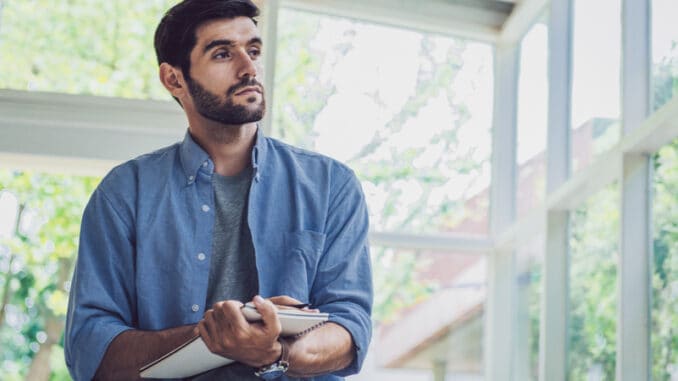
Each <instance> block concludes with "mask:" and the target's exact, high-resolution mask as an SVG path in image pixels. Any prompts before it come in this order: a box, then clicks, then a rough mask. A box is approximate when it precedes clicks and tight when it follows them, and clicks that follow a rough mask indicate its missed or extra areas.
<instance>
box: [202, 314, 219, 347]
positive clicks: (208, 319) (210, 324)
mask: <svg viewBox="0 0 678 381" xmlns="http://www.w3.org/2000/svg"><path fill="white" fill-rule="evenodd" d="M198 328H202V329H201V330H200V336H201V337H202V338H203V340H209V341H210V342H215V340H216V339H217V337H218V330H217V325H216V324H215V321H214V310H207V311H206V312H205V316H203V318H202V320H201V321H200V322H199V323H198Z"/></svg>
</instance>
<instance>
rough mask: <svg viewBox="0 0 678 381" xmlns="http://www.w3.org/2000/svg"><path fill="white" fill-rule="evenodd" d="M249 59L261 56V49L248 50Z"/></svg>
mask: <svg viewBox="0 0 678 381" xmlns="http://www.w3.org/2000/svg"><path fill="white" fill-rule="evenodd" d="M249 54H250V57H252V58H256V57H259V56H260V55H261V49H259V48H252V49H250V50H249Z"/></svg>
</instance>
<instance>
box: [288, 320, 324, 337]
mask: <svg viewBox="0 0 678 381" xmlns="http://www.w3.org/2000/svg"><path fill="white" fill-rule="evenodd" d="M325 323H327V322H326V321H321V322H320V323H318V324H315V325H312V326H310V327H308V328H306V329H305V330H303V331H301V332H299V333H297V334H294V335H292V336H291V337H292V338H293V339H298V338H300V337H301V336H304V335H305V334H307V333H309V332H311V331H313V330H314V329H316V328H318V327H320V326H321V325H324V324H325Z"/></svg>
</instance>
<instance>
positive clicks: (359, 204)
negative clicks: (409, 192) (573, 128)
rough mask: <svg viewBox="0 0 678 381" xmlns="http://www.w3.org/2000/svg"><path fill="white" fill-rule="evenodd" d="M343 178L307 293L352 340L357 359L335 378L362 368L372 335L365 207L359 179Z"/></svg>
mask: <svg viewBox="0 0 678 381" xmlns="http://www.w3.org/2000/svg"><path fill="white" fill-rule="evenodd" d="M347 177H348V178H347V179H346V180H345V181H344V183H343V184H340V185H339V186H338V187H334V189H335V191H333V192H332V195H331V203H330V208H329V214H328V220H327V229H326V234H327V240H326V246H325V251H324V254H323V256H322V259H321V260H320V263H319V266H318V267H319V270H318V274H317V276H316V279H315V282H314V284H313V287H312V292H311V297H312V299H313V303H314V304H315V303H319V305H318V307H319V308H320V309H321V311H323V312H328V313H329V315H330V318H329V320H330V321H331V322H334V323H337V324H339V325H341V326H343V327H344V328H345V329H346V330H347V331H348V332H349V333H350V334H351V336H352V338H353V343H354V345H355V358H354V360H353V362H352V363H351V364H350V365H349V366H348V367H347V368H345V369H342V370H340V371H338V372H335V373H334V374H335V375H337V376H348V375H351V374H356V373H358V372H359V371H360V369H361V367H362V364H363V361H364V360H365V356H366V354H367V348H368V346H369V343H370V339H371V336H372V321H371V318H370V316H371V313H372V299H373V290H372V272H371V265H370V256H369V243H368V230H369V221H368V213H367V206H366V204H365V199H364V196H363V193H362V190H361V188H360V183H359V182H358V179H357V178H356V177H355V175H354V174H353V172H350V171H349V172H348V176H347Z"/></svg>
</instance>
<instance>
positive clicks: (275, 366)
mask: <svg viewBox="0 0 678 381" xmlns="http://www.w3.org/2000/svg"><path fill="white" fill-rule="evenodd" d="M277 343H278V346H279V348H280V351H279V353H280V355H279V356H278V357H277V359H276V360H275V361H273V362H272V363H269V365H265V366H263V367H261V368H259V370H257V371H256V372H254V374H255V375H256V376H257V377H259V378H262V379H264V380H274V379H276V378H279V377H282V376H283V375H284V374H285V372H287V369H288V368H289V366H290V363H289V346H288V345H289V344H288V343H287V341H285V340H284V339H281V338H278V341H277Z"/></svg>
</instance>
